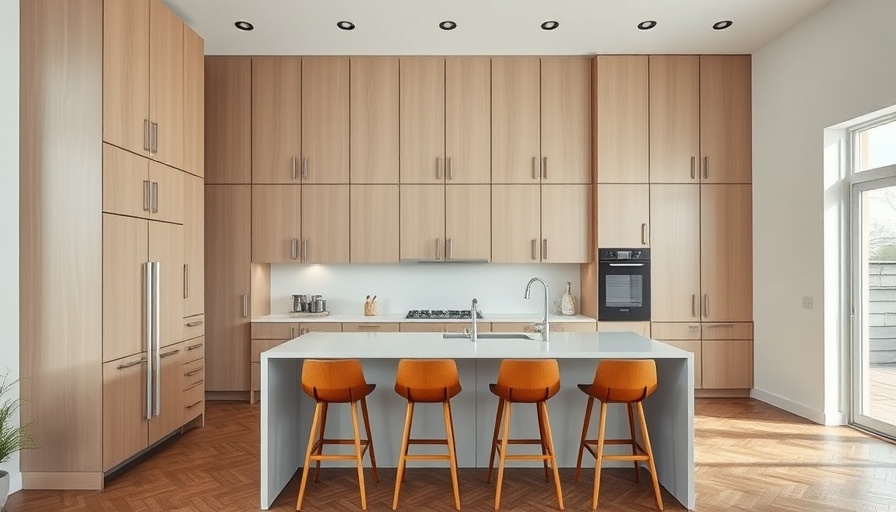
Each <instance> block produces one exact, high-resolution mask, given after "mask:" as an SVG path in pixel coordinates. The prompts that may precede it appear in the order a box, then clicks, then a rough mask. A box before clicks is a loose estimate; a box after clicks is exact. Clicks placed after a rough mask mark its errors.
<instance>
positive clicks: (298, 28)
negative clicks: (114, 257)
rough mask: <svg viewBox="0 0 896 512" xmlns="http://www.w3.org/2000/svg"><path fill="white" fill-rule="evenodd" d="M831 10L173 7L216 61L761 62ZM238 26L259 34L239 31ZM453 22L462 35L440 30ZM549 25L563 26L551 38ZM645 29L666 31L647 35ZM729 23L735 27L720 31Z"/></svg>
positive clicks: (312, 1)
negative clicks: (636, 57)
mask: <svg viewBox="0 0 896 512" xmlns="http://www.w3.org/2000/svg"><path fill="white" fill-rule="evenodd" d="M829 1H830V0H165V2H166V3H167V4H168V5H170V6H171V7H172V8H173V9H174V11H175V12H177V13H178V14H179V15H180V16H181V17H182V18H183V19H184V20H185V21H186V22H187V24H189V25H190V26H191V27H193V28H194V30H196V31H197V32H198V33H199V34H200V35H201V36H202V37H203V38H204V39H205V53H206V54H208V55H586V54H595V53H604V54H612V53H623V54H626V53H752V52H753V51H755V50H757V49H759V48H761V47H762V46H763V45H765V44H766V43H768V42H769V41H771V40H773V39H775V38H776V37H777V36H778V35H780V34H781V33H783V32H785V31H787V30H788V29H789V28H791V27H792V26H794V25H795V24H797V23H799V22H800V21H801V20H803V19H805V18H807V17H808V16H810V15H811V14H813V13H814V12H816V11H818V10H819V9H820V8H822V7H823V6H824V5H826V4H827V3H828V2H829ZM238 20H246V21H249V22H251V23H252V24H253V25H255V30H254V31H252V32H244V31H240V30H237V29H236V28H235V27H234V25H233V24H234V22H236V21H238ZM340 20H347V21H351V22H353V23H354V24H355V25H356V28H355V30H353V31H344V30H340V29H338V28H337V27H336V22H337V21H340ZM444 20H452V21H455V22H456V23H457V28H456V29H455V30H453V31H450V32H448V31H443V30H441V29H439V28H438V23H439V22H440V21H444ZM546 20H556V21H559V22H560V27H559V28H558V29H557V30H554V31H550V32H548V31H544V30H542V29H541V28H540V25H541V23H542V22H543V21H546ZM645 20H655V21H656V22H657V26H656V27H655V28H654V29H652V30H648V31H642V30H638V29H637V27H636V26H637V24H638V23H639V22H641V21H645ZM720 20H731V21H733V22H734V25H733V26H732V27H731V28H729V29H727V30H722V31H717V30H713V29H712V24H713V23H715V22H717V21H720Z"/></svg>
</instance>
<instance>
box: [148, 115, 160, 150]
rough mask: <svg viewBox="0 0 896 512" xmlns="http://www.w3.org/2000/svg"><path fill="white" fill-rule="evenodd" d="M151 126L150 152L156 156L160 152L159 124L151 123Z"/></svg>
mask: <svg viewBox="0 0 896 512" xmlns="http://www.w3.org/2000/svg"><path fill="white" fill-rule="evenodd" d="M149 126H150V128H151V130H150V134H149V152H150V153H152V154H156V153H158V152H159V123H156V122H154V121H153V122H150V123H149Z"/></svg>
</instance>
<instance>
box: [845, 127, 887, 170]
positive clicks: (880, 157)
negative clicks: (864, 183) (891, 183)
mask: <svg viewBox="0 0 896 512" xmlns="http://www.w3.org/2000/svg"><path fill="white" fill-rule="evenodd" d="M894 164H896V117H894V116H888V117H886V118H883V119H877V120H875V121H873V122H872V123H869V124H866V125H863V126H860V127H857V128H856V129H854V130H853V172H863V171H868V170H870V169H877V168H880V167H886V166H888V165H894Z"/></svg>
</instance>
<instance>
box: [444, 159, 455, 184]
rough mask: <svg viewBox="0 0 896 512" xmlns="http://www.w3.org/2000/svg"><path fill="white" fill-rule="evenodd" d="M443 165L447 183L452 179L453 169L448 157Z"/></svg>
mask: <svg viewBox="0 0 896 512" xmlns="http://www.w3.org/2000/svg"><path fill="white" fill-rule="evenodd" d="M445 165H446V167H447V169H446V172H445V174H446V175H447V177H448V181H451V180H453V179H454V168H453V167H452V166H451V157H450V156H449V157H446V158H445Z"/></svg>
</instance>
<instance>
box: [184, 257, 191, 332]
mask: <svg viewBox="0 0 896 512" xmlns="http://www.w3.org/2000/svg"><path fill="white" fill-rule="evenodd" d="M184 298H185V299H189V298H190V264H189V263H184ZM187 327H190V324H187Z"/></svg>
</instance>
